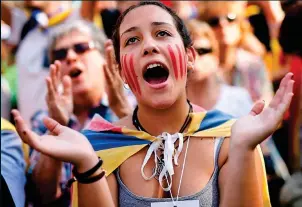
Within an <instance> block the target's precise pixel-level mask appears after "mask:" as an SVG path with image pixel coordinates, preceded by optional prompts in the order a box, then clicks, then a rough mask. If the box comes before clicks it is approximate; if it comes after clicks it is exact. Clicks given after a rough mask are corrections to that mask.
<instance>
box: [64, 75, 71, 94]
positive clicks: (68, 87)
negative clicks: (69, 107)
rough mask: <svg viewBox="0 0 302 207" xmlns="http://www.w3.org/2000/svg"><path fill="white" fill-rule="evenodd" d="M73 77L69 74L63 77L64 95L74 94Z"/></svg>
mask: <svg viewBox="0 0 302 207" xmlns="http://www.w3.org/2000/svg"><path fill="white" fill-rule="evenodd" d="M71 84H72V83H71V78H70V76H68V75H65V76H64V77H63V95H64V96H72V87H71Z"/></svg>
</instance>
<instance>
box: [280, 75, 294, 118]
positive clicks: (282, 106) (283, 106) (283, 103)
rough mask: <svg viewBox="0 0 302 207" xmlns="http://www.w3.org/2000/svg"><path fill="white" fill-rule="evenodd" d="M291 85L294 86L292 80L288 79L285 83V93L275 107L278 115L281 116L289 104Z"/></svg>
mask: <svg viewBox="0 0 302 207" xmlns="http://www.w3.org/2000/svg"><path fill="white" fill-rule="evenodd" d="M293 87H294V81H293V80H290V81H289V82H288V84H287V87H286V89H285V93H284V95H283V97H282V99H281V102H280V103H279V105H278V107H277V114H278V115H279V116H283V114H284V113H285V112H286V110H287V109H288V107H289V106H290V102H291V100H292V97H293V95H294V94H293Z"/></svg>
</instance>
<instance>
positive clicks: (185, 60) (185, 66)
mask: <svg viewBox="0 0 302 207" xmlns="http://www.w3.org/2000/svg"><path fill="white" fill-rule="evenodd" d="M182 51H183V53H182V54H186V49H182ZM183 69H184V74H183V75H186V74H187V56H186V55H184V57H183Z"/></svg>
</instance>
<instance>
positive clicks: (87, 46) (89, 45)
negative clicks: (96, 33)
mask: <svg viewBox="0 0 302 207" xmlns="http://www.w3.org/2000/svg"><path fill="white" fill-rule="evenodd" d="M94 48H95V45H94V43H93V42H85V43H78V44H74V45H72V46H71V47H68V48H60V49H57V50H53V51H52V57H53V59H54V60H64V59H66V57H67V54H68V50H69V49H72V50H73V51H74V52H75V53H77V54H78V55H80V54H83V53H85V52H87V51H88V50H92V49H94Z"/></svg>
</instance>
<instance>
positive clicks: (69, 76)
mask: <svg viewBox="0 0 302 207" xmlns="http://www.w3.org/2000/svg"><path fill="white" fill-rule="evenodd" d="M162 2H163V3H164V4H166V5H167V6H169V7H171V8H172V9H173V10H175V11H176V12H177V14H178V15H179V16H180V17H181V18H182V20H183V21H184V22H185V24H186V26H187V28H188V29H189V31H190V34H191V37H192V39H193V41H194V48H195V50H196V52H197V53H196V54H197V57H196V62H195V69H194V70H193V71H190V72H189V73H188V81H187V89H186V90H187V96H188V99H189V100H190V101H191V102H192V103H194V104H196V105H198V106H200V107H202V108H204V109H206V110H212V109H219V110H221V111H223V112H226V113H228V114H231V115H232V116H234V117H241V116H244V115H246V114H248V113H249V111H250V110H251V108H252V106H253V104H254V103H255V102H256V101H258V100H263V101H264V102H265V104H269V102H270V100H271V99H272V97H273V95H274V94H275V93H276V90H277V89H278V87H279V84H280V80H281V79H282V78H283V77H284V75H285V74H286V73H288V72H292V73H294V80H295V85H294V97H293V100H292V103H291V105H290V108H289V110H288V112H287V113H286V116H285V117H284V119H283V122H282V123H281V124H280V127H279V129H278V130H277V131H276V132H275V133H274V134H272V135H271V136H270V137H269V138H268V139H267V140H266V141H264V142H263V143H262V144H261V149H262V152H263V155H264V161H265V166H266V171H267V182H268V186H269V193H270V200H271V203H272V206H273V207H278V206H293V207H298V206H302V187H301V186H302V185H301V183H302V171H301V170H302V158H301V152H302V98H301V96H302V83H301V81H302V38H301V37H302V32H301V25H302V4H301V2H299V1H292V0H286V1H282V2H281V1H162ZM136 3H137V1H30V0H26V1H1V186H4V183H6V184H7V187H6V188H8V192H7V193H8V194H10V198H11V200H12V201H9V195H7V196H6V198H7V199H6V201H5V202H13V203H14V204H15V206H17V207H24V206H69V205H70V199H69V198H70V192H69V191H68V189H67V188H66V187H65V184H66V182H67V180H68V179H69V178H70V176H71V166H70V164H67V163H61V162H58V161H56V160H53V159H52V158H50V157H47V156H45V155H43V154H40V153H39V152H37V151H35V150H33V149H31V148H30V147H29V146H28V145H26V144H24V143H23V142H22V141H21V139H20V138H18V136H17V134H16V133H15V131H14V127H13V125H14V119H13V118H12V116H11V113H10V112H11V110H12V109H18V110H19V111H20V113H21V115H22V117H23V118H24V119H25V121H26V122H27V124H28V125H29V126H30V127H31V129H32V130H33V131H35V132H36V133H38V134H40V135H42V134H45V133H48V131H47V128H46V127H45V126H44V123H43V118H44V117H46V116H50V117H52V118H54V119H55V120H57V121H58V122H59V123H60V124H62V125H65V126H68V127H70V128H72V129H75V130H77V131H80V130H82V129H83V128H85V126H86V125H87V123H88V122H89V120H90V119H91V118H92V117H93V115H94V114H96V113H98V114H100V115H101V116H102V117H103V118H104V119H106V120H107V121H109V122H114V121H116V120H118V119H121V118H123V117H124V116H126V115H128V114H130V113H132V111H133V109H134V108H135V106H136V99H135V96H134V95H133V93H132V92H131V90H130V89H129V86H128V85H127V84H125V83H124V82H123V80H122V78H121V76H120V74H119V70H118V67H117V63H116V61H115V57H116V56H117V53H115V52H116V51H115V49H114V47H113V43H112V40H111V39H112V35H113V29H114V26H115V24H116V22H117V20H118V18H119V16H120V15H121V13H122V12H123V11H125V10H126V9H127V8H128V7H130V6H131V5H134V4H136ZM138 18H144V17H138ZM299 25H300V26H299ZM53 163H57V165H56V167H53ZM50 165H51V166H50ZM53 175H58V176H53ZM246 179H249V178H248V177H247V178H246ZM2 181H3V182H2ZM45 186H48V187H45ZM3 189H5V188H4V187H2V189H1V193H2V195H4V192H5V191H4V190H3ZM2 198H3V197H2ZM3 202H4V201H3ZM1 206H5V204H3V205H1ZM7 206H9V205H7Z"/></svg>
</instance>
